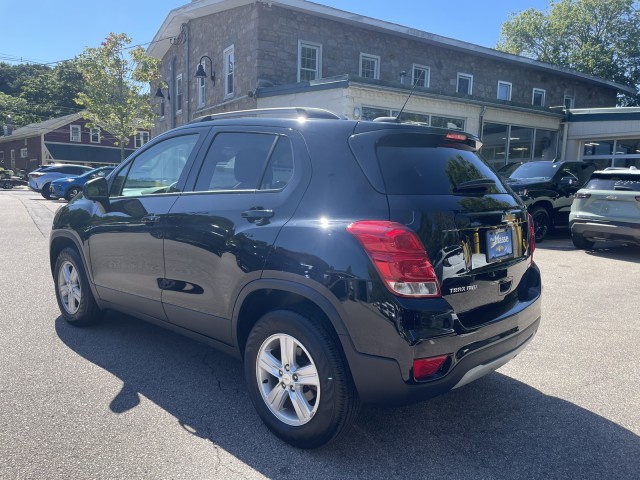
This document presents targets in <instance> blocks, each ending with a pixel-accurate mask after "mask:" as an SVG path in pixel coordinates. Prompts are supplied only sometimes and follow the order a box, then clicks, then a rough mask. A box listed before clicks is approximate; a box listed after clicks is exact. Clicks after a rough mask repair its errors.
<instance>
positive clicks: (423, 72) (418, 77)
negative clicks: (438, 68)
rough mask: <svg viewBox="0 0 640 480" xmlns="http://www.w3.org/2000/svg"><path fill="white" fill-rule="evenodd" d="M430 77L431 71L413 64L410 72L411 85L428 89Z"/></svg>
mask: <svg viewBox="0 0 640 480" xmlns="http://www.w3.org/2000/svg"><path fill="white" fill-rule="evenodd" d="M430 77H431V69H430V68H429V67H425V66H424V65H417V64H415V63H414V64H413V69H412V71H411V84H412V85H417V86H418V87H424V88H429V81H430Z"/></svg>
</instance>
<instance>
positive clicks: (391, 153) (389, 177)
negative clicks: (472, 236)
mask: <svg viewBox="0 0 640 480" xmlns="http://www.w3.org/2000/svg"><path fill="white" fill-rule="evenodd" d="M443 140H444V139H443V137H442V136H441V135H433V134H417V133H407V134H393V135H386V136H383V137H381V138H379V139H378V141H377V142H376V145H375V153H376V157H377V159H378V163H379V165H380V170H381V172H382V177H383V182H384V185H385V190H386V193H387V194H390V195H449V194H458V193H459V194H463V195H469V194H473V193H478V194H485V193H506V190H505V188H504V186H503V185H502V184H501V183H500V180H499V179H498V177H497V175H496V174H495V173H494V172H493V170H491V168H490V167H489V166H488V165H487V164H485V163H484V162H483V161H482V159H481V158H480V157H479V156H478V155H477V154H475V153H474V152H472V151H469V150H462V149H458V148H455V147H454V146H449V145H452V144H449V145H445V144H443ZM483 180H487V181H488V182H483ZM474 182H475V183H478V182H480V183H479V184H478V185H481V187H480V188H473V185H474ZM470 187H471V188H470Z"/></svg>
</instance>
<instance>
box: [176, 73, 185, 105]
mask: <svg viewBox="0 0 640 480" xmlns="http://www.w3.org/2000/svg"><path fill="white" fill-rule="evenodd" d="M175 94H176V114H178V113H182V103H183V102H184V84H183V83H182V74H181V73H179V74H178V75H176V91H175Z"/></svg>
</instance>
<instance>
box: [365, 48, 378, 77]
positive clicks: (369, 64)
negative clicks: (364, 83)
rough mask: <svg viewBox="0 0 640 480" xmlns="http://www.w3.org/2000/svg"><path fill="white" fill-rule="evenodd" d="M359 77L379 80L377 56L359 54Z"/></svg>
mask: <svg viewBox="0 0 640 480" xmlns="http://www.w3.org/2000/svg"><path fill="white" fill-rule="evenodd" d="M360 76H361V77H364V78H372V79H374V80H378V79H379V78H380V57H379V56H377V55H369V54H367V53H361V54H360Z"/></svg>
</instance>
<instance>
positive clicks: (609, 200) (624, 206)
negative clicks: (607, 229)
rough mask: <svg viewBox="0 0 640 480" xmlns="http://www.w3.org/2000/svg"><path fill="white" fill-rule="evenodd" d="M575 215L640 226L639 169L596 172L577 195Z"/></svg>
mask: <svg viewBox="0 0 640 480" xmlns="http://www.w3.org/2000/svg"><path fill="white" fill-rule="evenodd" d="M573 212H574V214H575V215H576V216H578V217H579V218H585V219H589V220H596V221H602V222H618V223H620V222H632V223H634V224H637V225H638V226H639V227H640V220H639V219H640V170H631V169H620V170H605V171H601V172H594V173H593V174H592V175H591V178H590V179H589V181H588V182H587V184H586V185H585V186H584V187H583V188H582V190H580V191H579V192H578V193H577V194H576V199H575V201H574V205H573Z"/></svg>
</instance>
